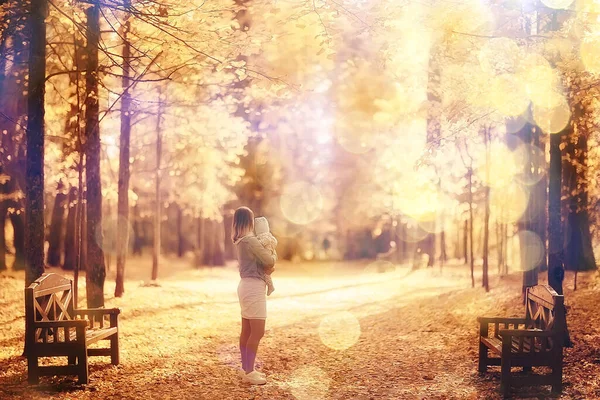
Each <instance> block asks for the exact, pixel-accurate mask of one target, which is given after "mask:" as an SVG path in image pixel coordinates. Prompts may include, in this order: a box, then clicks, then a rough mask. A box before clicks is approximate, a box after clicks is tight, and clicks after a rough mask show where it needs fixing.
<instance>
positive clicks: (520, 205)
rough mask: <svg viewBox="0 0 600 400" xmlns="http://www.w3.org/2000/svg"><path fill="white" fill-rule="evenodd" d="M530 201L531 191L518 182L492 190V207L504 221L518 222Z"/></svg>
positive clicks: (493, 211) (500, 219)
mask: <svg viewBox="0 0 600 400" xmlns="http://www.w3.org/2000/svg"><path fill="white" fill-rule="evenodd" d="M528 202H529V191H528V190H527V189H526V188H524V187H523V186H522V185H520V184H519V183H516V182H512V183H510V184H509V185H506V186H504V187H501V188H494V187H492V188H491V190H490V209H491V210H492V213H494V215H496V217H497V218H498V220H499V221H501V222H504V223H515V222H517V221H518V220H519V218H521V216H522V215H523V214H524V213H525V210H526V209H527V204H528Z"/></svg>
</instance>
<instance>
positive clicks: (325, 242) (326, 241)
mask: <svg viewBox="0 0 600 400" xmlns="http://www.w3.org/2000/svg"><path fill="white" fill-rule="evenodd" d="M330 248H331V241H330V240H329V237H327V236H325V239H323V251H324V252H325V255H327V252H328V251H329V249H330Z"/></svg>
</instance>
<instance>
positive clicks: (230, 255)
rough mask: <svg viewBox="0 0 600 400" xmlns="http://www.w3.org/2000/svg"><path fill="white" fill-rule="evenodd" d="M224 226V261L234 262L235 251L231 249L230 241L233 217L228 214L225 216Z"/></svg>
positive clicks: (231, 243)
mask: <svg viewBox="0 0 600 400" xmlns="http://www.w3.org/2000/svg"><path fill="white" fill-rule="evenodd" d="M223 223H224V224H225V259H226V260H234V259H235V249H234V247H233V242H232V241H231V229H232V224H233V216H232V215H230V214H229V213H226V214H225V217H224V221H223Z"/></svg>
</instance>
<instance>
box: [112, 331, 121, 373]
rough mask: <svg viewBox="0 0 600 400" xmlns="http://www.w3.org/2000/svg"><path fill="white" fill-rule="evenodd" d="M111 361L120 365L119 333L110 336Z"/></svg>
mask: <svg viewBox="0 0 600 400" xmlns="http://www.w3.org/2000/svg"><path fill="white" fill-rule="evenodd" d="M110 363H111V364H112V365H119V333H118V332H117V333H115V334H114V335H112V336H111V337H110Z"/></svg>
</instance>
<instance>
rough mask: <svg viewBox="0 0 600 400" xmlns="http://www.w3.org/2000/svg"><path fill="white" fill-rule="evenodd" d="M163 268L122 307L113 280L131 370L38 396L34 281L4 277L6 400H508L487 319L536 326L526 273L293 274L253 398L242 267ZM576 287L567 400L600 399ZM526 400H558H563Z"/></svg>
mask: <svg viewBox="0 0 600 400" xmlns="http://www.w3.org/2000/svg"><path fill="white" fill-rule="evenodd" d="M150 265H151V263H150V260H149V259H146V258H141V259H132V260H130V262H129V265H128V280H127V282H126V293H125V296H124V297H123V298H119V299H116V298H114V297H113V296H112V291H113V290H114V268H113V270H111V271H109V274H108V279H107V283H106V299H107V301H106V305H107V307H120V308H121V309H122V314H121V316H120V329H121V331H120V339H121V365H119V366H112V365H110V362H109V361H110V360H109V358H108V357H93V358H91V360H90V383H89V384H88V385H85V386H82V385H78V384H77V382H76V377H56V378H42V382H41V384H40V385H37V386H29V385H28V384H27V383H26V380H27V376H26V361H25V359H24V358H22V357H20V355H21V352H22V347H23V329H24V326H23V325H24V318H23V291H22V288H23V274H22V273H14V272H4V273H1V274H0V294H1V295H0V399H206V400H212V399H215V400H221V399H269V400H277V399H299V400H309V399H310V400H313V399H315V400H316V399H320V398H321V399H365V400H366V399H497V398H498V399H499V398H500V395H499V386H500V382H499V368H493V367H492V368H490V372H489V373H488V374H486V375H484V376H480V375H479V374H478V373H477V349H478V343H477V333H478V326H477V323H476V317H477V316H479V315H488V316H493V315H499V316H521V315H522V314H523V306H522V304H521V298H520V275H519V274H518V273H514V274H511V275H509V276H507V277H502V278H501V277H498V276H495V275H494V276H492V279H491V286H492V289H491V292H490V293H488V294H485V292H484V291H483V289H482V288H479V287H476V288H474V289H472V288H471V287H470V278H469V275H468V271H467V267H466V266H463V265H452V266H450V267H445V268H444V270H443V271H442V272H440V271H439V269H438V268H435V269H429V270H420V271H416V272H412V273H409V269H408V268H407V267H403V266H397V267H396V269H395V270H390V271H387V272H381V273H380V272H378V269H377V268H373V267H372V265H368V264H367V263H302V264H289V263H288V264H286V263H281V264H280V265H278V271H277V272H276V274H275V275H274V281H275V286H276V291H275V293H274V294H273V295H272V297H271V298H270V299H269V304H268V308H269V318H268V320H267V333H266V336H265V338H264V340H263V342H262V343H261V347H260V349H259V357H258V367H259V368H260V369H261V370H263V371H264V372H266V373H267V375H268V383H267V385H266V386H264V387H250V386H246V385H244V384H242V383H241V382H240V379H239V378H238V376H237V374H236V369H237V367H238V364H239V362H238V357H239V356H238V353H237V335H238V330H239V306H238V303H237V297H236V293H235V289H236V285H237V280H238V278H237V271H236V269H235V265H229V266H228V267H225V268H212V269H211V268H205V269H202V270H194V269H192V268H191V266H190V263H189V262H187V261H185V260H184V261H181V260H172V259H168V260H164V262H163V264H162V266H163V267H162V269H161V278H160V280H159V286H155V285H148V284H146V283H145V282H144V281H145V277H146V276H148V275H149V271H150ZM478 271H479V270H478ZM52 272H59V273H62V272H61V271H60V270H58V269H52ZM65 275H68V273H65ZM568 278H572V277H571V276H570V275H569V276H568ZM83 280H84V279H82V281H83ZM565 286H566V290H565V295H566V299H567V305H568V307H569V314H568V322H569V328H570V331H571V336H572V339H573V341H574V342H575V347H574V348H572V349H567V350H566V351H565V369H564V382H565V388H564V392H563V395H562V396H561V397H560V398H563V399H593V398H600V382H599V379H598V376H600V316H599V315H598V311H597V305H598V304H600V279H599V278H598V274H597V273H587V274H580V277H579V285H578V286H579V288H578V290H577V291H576V292H573V291H572V282H571V281H569V280H568V281H566V283H565ZM79 287H80V294H84V293H85V289H84V282H80V286H79ZM80 305H81V306H84V305H85V301H84V300H83V298H82V299H81V300H80ZM65 361H66V360H65ZM54 362H55V361H54ZM514 393H515V398H518V399H543V398H552V396H551V395H550V393H549V388H533V389H523V390H519V391H515V392H514Z"/></svg>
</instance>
